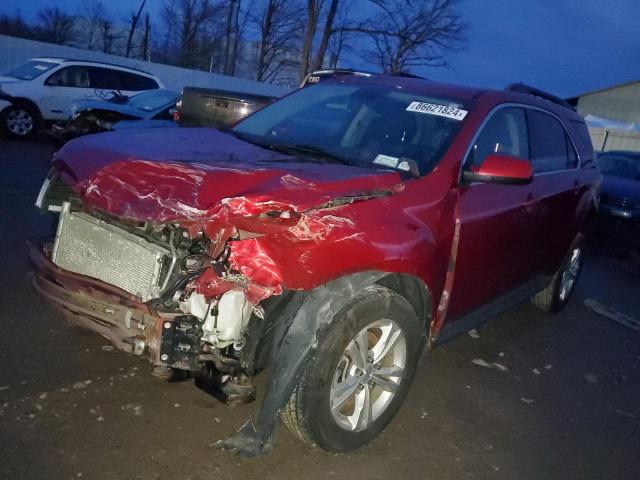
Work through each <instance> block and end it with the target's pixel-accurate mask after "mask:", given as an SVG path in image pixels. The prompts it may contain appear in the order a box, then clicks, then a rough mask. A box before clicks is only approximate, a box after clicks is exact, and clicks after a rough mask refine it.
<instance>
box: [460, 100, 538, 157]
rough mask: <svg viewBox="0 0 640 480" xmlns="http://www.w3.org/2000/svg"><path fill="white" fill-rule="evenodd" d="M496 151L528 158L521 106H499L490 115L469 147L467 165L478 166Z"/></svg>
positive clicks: (525, 126)
mask: <svg viewBox="0 0 640 480" xmlns="http://www.w3.org/2000/svg"><path fill="white" fill-rule="evenodd" d="M496 153H497V154H502V155H510V156H513V157H518V158H521V159H523V160H528V159H529V139H528V135H527V120H526V116H525V113H524V110H523V109H522V108H516V107H508V108H501V109H500V110H498V111H496V112H495V113H494V114H493V115H492V116H491V118H490V119H489V121H488V122H487V123H486V124H485V125H484V127H483V128H482V131H481V132H480V134H479V135H478V137H477V139H476V141H475V142H474V144H473V146H472V147H471V151H470V153H469V159H468V160H467V165H468V166H476V167H477V166H480V165H481V164H482V162H484V160H485V158H487V157H488V156H489V155H492V154H496Z"/></svg>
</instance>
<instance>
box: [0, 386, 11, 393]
mask: <svg viewBox="0 0 640 480" xmlns="http://www.w3.org/2000/svg"><path fill="white" fill-rule="evenodd" d="M10 388H11V387H10V386H9V385H3V386H0V392H1V391H3V390H9V389H10Z"/></svg>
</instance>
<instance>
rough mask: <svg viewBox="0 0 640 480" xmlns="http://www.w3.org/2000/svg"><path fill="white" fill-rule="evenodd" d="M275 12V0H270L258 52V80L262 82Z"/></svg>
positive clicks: (263, 22)
mask: <svg viewBox="0 0 640 480" xmlns="http://www.w3.org/2000/svg"><path fill="white" fill-rule="evenodd" d="M274 13H275V0H269V4H268V6H267V12H266V13H265V15H264V20H263V21H262V31H261V32H260V51H259V52H258V65H257V67H256V80H257V81H259V82H261V81H262V79H263V75H264V74H265V68H266V65H265V62H266V56H267V48H269V46H268V45H267V42H268V39H269V35H270V34H271V29H272V28H273V15H274Z"/></svg>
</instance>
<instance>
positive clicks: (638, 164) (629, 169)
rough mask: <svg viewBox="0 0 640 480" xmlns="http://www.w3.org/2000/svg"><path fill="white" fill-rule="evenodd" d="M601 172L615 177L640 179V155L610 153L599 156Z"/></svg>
mask: <svg viewBox="0 0 640 480" xmlns="http://www.w3.org/2000/svg"><path fill="white" fill-rule="evenodd" d="M598 167H599V168H600V173H602V174H604V175H612V176H614V177H622V178H629V179H631V180H640V157H638V158H635V157H631V156H627V155H617V154H608V155H600V156H599V157H598Z"/></svg>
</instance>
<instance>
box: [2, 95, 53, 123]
mask: <svg viewBox="0 0 640 480" xmlns="http://www.w3.org/2000/svg"><path fill="white" fill-rule="evenodd" d="M10 101H11V105H8V106H6V107H5V108H4V110H2V113H4V112H6V111H7V110H8V109H10V108H11V107H14V106H18V105H23V106H26V107H29V108H30V109H32V110H33V111H34V113H35V114H36V115H37V116H38V118H37V120H38V121H40V120H42V118H43V117H42V112H41V111H40V108H39V107H38V105H37V104H36V103H35V102H34V101H33V100H30V99H28V98H26V97H12V98H11V100H10Z"/></svg>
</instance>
